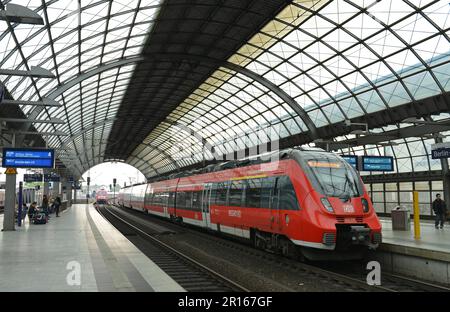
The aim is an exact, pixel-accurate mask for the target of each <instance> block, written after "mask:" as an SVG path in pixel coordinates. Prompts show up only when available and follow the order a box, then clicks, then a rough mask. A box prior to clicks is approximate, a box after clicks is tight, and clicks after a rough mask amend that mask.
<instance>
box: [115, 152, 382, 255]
mask: <svg viewBox="0 0 450 312" xmlns="http://www.w3.org/2000/svg"><path fill="white" fill-rule="evenodd" d="M279 153H280V154H279V158H278V160H277V161H270V160H269V161H264V160H262V159H261V158H258V159H247V160H243V161H231V162H227V163H223V164H220V165H210V166H208V167H206V168H203V169H201V170H197V171H191V172H184V173H181V174H178V176H170V177H168V179H167V180H161V181H157V182H152V183H149V184H141V185H134V186H131V187H127V188H123V189H122V190H121V191H120V193H119V204H121V205H123V206H125V207H129V208H133V209H137V210H142V211H145V212H147V213H151V214H154V215H158V216H161V217H164V218H170V219H172V220H174V221H178V222H184V223H189V224H192V225H195V226H198V227H204V228H208V229H211V230H213V231H218V232H221V233H226V234H231V235H234V236H239V237H242V238H245V239H249V240H252V242H253V243H254V245H255V246H257V247H259V248H264V249H271V250H274V251H277V252H281V253H283V254H286V255H293V256H301V257H306V258H308V259H311V260H322V259H323V260H325V259H342V260H343V259H355V258H361V257H362V256H363V254H364V252H365V251H366V250H367V249H369V248H370V249H375V248H377V247H378V245H379V243H380V242H381V225H380V222H379V220H378V217H377V216H376V214H375V211H374V209H373V206H372V203H371V201H370V198H369V196H368V194H367V191H366V189H365V187H364V184H363V183H362V181H361V178H360V177H359V175H358V173H357V172H356V171H355V170H354V169H353V168H352V167H351V166H350V165H349V164H348V163H347V162H346V161H345V160H344V159H342V158H341V157H339V156H337V155H335V154H333V153H329V152H324V151H323V150H318V149H315V150H312V149H304V148H296V149H289V150H283V151H281V152H279Z"/></svg>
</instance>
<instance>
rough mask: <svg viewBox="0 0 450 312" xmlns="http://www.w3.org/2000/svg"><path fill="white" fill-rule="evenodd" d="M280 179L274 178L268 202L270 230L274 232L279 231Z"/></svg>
mask: <svg viewBox="0 0 450 312" xmlns="http://www.w3.org/2000/svg"><path fill="white" fill-rule="evenodd" d="M279 185H280V178H278V177H277V178H275V179H274V180H273V187H272V196H271V202H270V228H271V229H272V230H274V231H278V230H279V229H280V209H279V208H280V207H279V205H280V196H281V192H280V189H279Z"/></svg>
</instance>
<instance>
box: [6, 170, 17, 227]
mask: <svg viewBox="0 0 450 312" xmlns="http://www.w3.org/2000/svg"><path fill="white" fill-rule="evenodd" d="M15 206H16V175H15V174H7V175H6V188H5V211H4V213H3V231H14V230H15V227H14V211H15Z"/></svg>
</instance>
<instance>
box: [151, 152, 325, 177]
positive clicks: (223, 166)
mask: <svg viewBox="0 0 450 312" xmlns="http://www.w3.org/2000/svg"><path fill="white" fill-rule="evenodd" d="M294 151H300V152H302V151H307V152H312V151H315V152H326V151H325V150H323V149H321V148H317V147H294V148H288V149H283V150H280V151H275V152H268V153H265V154H261V155H256V156H251V157H247V158H244V159H239V160H229V161H225V162H220V163H216V164H209V165H207V166H205V167H203V168H198V169H192V170H185V171H181V172H176V173H172V174H170V175H165V176H160V177H157V178H155V179H151V180H149V181H148V182H158V181H162V180H171V179H177V178H183V177H187V176H192V175H197V174H203V173H210V172H217V171H222V170H227V169H233V168H238V167H245V166H251V165H257V164H262V163H269V162H271V161H272V159H273V158H274V156H277V159H280V160H281V159H290V158H293V156H292V155H293V152H294ZM277 154H278V155H277Z"/></svg>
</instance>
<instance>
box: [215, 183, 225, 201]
mask: <svg viewBox="0 0 450 312" xmlns="http://www.w3.org/2000/svg"><path fill="white" fill-rule="evenodd" d="M215 186H216V189H215V190H214V193H215V196H214V197H215V204H216V205H219V206H225V205H226V204H227V190H228V188H227V182H219V183H215Z"/></svg>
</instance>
